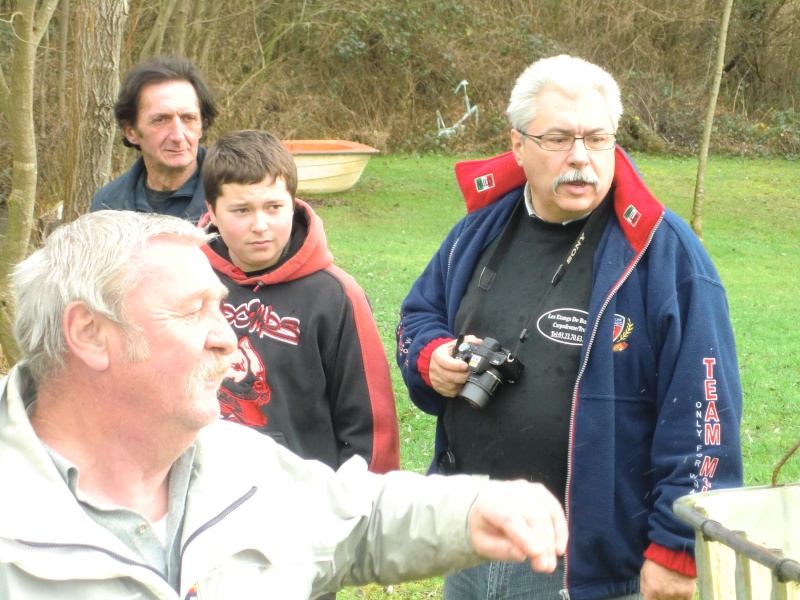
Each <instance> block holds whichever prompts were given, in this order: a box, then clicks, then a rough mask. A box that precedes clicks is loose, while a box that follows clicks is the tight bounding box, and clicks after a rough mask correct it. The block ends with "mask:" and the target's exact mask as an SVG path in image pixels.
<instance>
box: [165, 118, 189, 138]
mask: <svg viewBox="0 0 800 600" xmlns="http://www.w3.org/2000/svg"><path fill="white" fill-rule="evenodd" d="M185 130H186V126H185V125H184V124H183V121H181V118H180V116H179V115H175V116H174V117H173V118H172V120H171V121H170V124H169V135H170V137H172V138H175V139H177V138H183V136H184V132H185Z"/></svg>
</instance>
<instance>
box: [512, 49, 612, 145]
mask: <svg viewBox="0 0 800 600" xmlns="http://www.w3.org/2000/svg"><path fill="white" fill-rule="evenodd" d="M544 90H557V91H559V92H561V93H563V94H565V95H566V96H568V97H570V98H577V97H578V96H580V95H581V94H583V93H585V92H587V91H589V90H596V91H598V92H600V94H601V95H602V96H603V98H604V99H605V101H606V105H607V106H608V112H609V114H610V116H611V121H612V123H613V125H614V131H615V132H616V130H617V126H618V125H619V119H620V117H621V116H622V100H621V98H620V91H619V86H618V85H617V82H616V81H614V78H613V77H612V76H611V75H610V74H609V73H608V72H606V71H604V70H603V69H601V68H600V67H598V66H597V65H595V64H592V63H590V62H587V61H585V60H583V59H581V58H577V57H574V56H567V55H566V54H562V55H561V56H554V57H552V58H543V59H541V60H538V61H536V62H535V63H533V64H532V65H530V66H529V67H528V68H527V69H525V70H524V71H523V72H522V75H520V76H519V77H518V78H517V82H516V84H515V85H514V89H513V90H512V91H511V99H510V101H509V104H508V109H507V110H506V114H507V115H508V119H509V120H510V121H511V126H512V127H513V128H514V129H516V130H517V131H525V132H527V127H528V124H529V123H530V122H531V121H532V120H533V119H534V118H535V117H536V111H537V110H538V108H539V94H540V93H541V92H542V91H544Z"/></svg>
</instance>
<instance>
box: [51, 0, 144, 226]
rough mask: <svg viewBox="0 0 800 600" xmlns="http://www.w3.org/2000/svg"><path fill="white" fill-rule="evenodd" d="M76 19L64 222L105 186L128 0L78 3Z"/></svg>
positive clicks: (69, 219) (113, 130)
mask: <svg viewBox="0 0 800 600" xmlns="http://www.w3.org/2000/svg"><path fill="white" fill-rule="evenodd" d="M76 11H77V13H76V18H75V51H74V57H73V64H74V70H73V94H72V96H73V102H72V105H71V107H70V112H69V124H70V131H69V133H68V134H67V143H66V146H67V152H66V154H67V156H66V164H67V168H66V169H65V172H66V177H65V180H64V221H65V222H69V221H72V220H74V219H76V218H77V217H79V216H80V215H82V214H83V213H85V212H87V211H88V210H89V203H90V202H91V198H92V196H93V195H94V193H95V192H96V191H97V190H98V189H100V188H101V187H102V186H103V185H105V184H106V183H108V180H109V176H110V174H111V158H112V151H113V147H114V137H115V135H116V132H117V129H116V123H115V120H114V102H115V101H116V98H117V92H118V90H119V58H120V48H121V46H122V33H123V29H124V27H125V21H126V17H127V16H128V0H93V2H79V3H78V4H77V6H76Z"/></svg>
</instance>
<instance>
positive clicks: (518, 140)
mask: <svg viewBox="0 0 800 600" xmlns="http://www.w3.org/2000/svg"><path fill="white" fill-rule="evenodd" d="M524 141H525V138H524V137H522V135H520V133H519V131H517V130H516V129H512V130H511V151H512V152H513V153H514V158H515V159H516V161H517V164H518V165H519V166H520V167H521V166H522V153H523V151H524V150H523V148H522V143H523V142H524Z"/></svg>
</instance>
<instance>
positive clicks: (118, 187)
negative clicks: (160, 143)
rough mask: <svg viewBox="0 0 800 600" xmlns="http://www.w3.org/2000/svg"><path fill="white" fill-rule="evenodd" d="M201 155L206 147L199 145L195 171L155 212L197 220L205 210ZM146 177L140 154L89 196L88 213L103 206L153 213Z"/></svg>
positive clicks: (194, 221) (202, 157)
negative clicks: (117, 174)
mask: <svg viewBox="0 0 800 600" xmlns="http://www.w3.org/2000/svg"><path fill="white" fill-rule="evenodd" d="M205 156H206V149H205V148H203V147H202V146H200V147H199V148H198V149H197V165H198V166H197V171H195V172H194V174H193V175H192V176H191V177H190V178H189V180H188V181H187V182H186V183H184V184H183V185H182V186H181V187H180V189H178V190H176V192H175V193H174V194H172V196H170V197H169V198H167V199H166V200H164V203H163V204H162V205H161V207H160V209H159V211H158V212H159V213H161V214H163V215H172V216H173V217H180V218H181V219H186V220H187V221H191V222H192V223H197V222H198V221H199V220H200V217H202V216H203V215H204V214H205V213H206V210H207V209H206V195H205V192H204V191H203V181H202V176H201V174H200V173H201V169H202V166H203V159H204V158H205ZM146 176H147V171H146V170H145V167H144V160H143V159H142V157H141V156H140V157H139V158H138V159H137V160H136V162H135V163H133V166H132V167H131V168H130V169H129V170H128V171H127V172H125V173H123V174H122V175H120V176H119V177H117V178H116V179H114V180H113V181H110V182H109V183H107V184H106V185H104V186H103V187H101V188H100V189H99V190H98V191H97V193H96V194H95V195H94V198H92V205H91V207H90V208H89V212H94V211H96V210H104V209H110V210H133V211H136V212H153V207H152V206H150V203H149V202H148V201H147V195H146V193H145V189H144V183H145V178H146Z"/></svg>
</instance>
